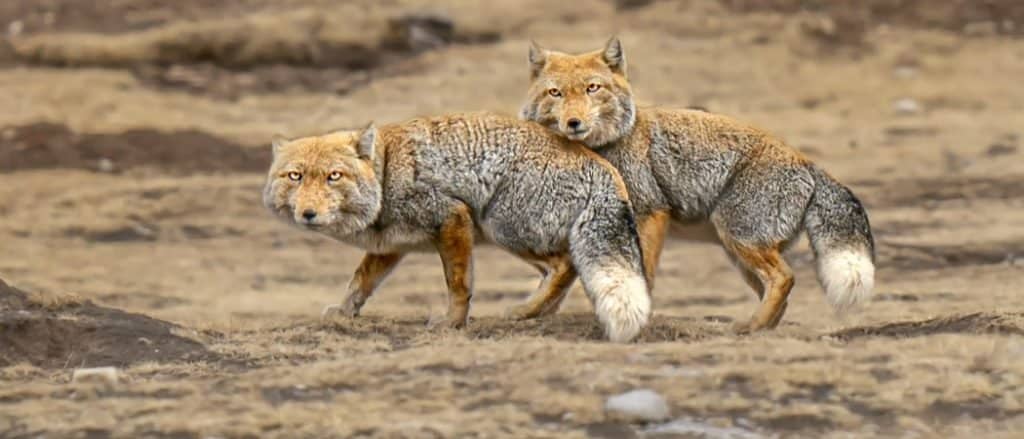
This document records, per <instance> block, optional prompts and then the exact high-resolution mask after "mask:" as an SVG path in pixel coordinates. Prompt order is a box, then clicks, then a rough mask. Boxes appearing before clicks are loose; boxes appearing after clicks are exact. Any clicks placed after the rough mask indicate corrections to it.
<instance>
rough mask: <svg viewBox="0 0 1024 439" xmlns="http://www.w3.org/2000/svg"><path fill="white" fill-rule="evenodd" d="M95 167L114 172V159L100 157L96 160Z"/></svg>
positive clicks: (99, 169)
mask: <svg viewBox="0 0 1024 439" xmlns="http://www.w3.org/2000/svg"><path fill="white" fill-rule="evenodd" d="M96 169H97V170H98V171H100V172H104V173H111V172H114V161H113V160H110V159H108V158H106V157H104V158H101V159H99V161H97V162H96Z"/></svg>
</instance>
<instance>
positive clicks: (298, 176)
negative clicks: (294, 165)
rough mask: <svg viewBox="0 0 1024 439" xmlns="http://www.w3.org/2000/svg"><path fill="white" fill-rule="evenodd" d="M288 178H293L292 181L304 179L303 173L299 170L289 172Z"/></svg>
mask: <svg viewBox="0 0 1024 439" xmlns="http://www.w3.org/2000/svg"><path fill="white" fill-rule="evenodd" d="M288 179H289V180H291V181H299V180H302V174H300V173H298V172H295V171H292V172H289V173H288Z"/></svg>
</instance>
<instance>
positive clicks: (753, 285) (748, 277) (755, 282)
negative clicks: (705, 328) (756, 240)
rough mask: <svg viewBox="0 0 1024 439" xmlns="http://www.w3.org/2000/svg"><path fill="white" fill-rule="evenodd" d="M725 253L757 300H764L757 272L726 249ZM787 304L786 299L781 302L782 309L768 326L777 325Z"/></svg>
mask: <svg viewBox="0 0 1024 439" xmlns="http://www.w3.org/2000/svg"><path fill="white" fill-rule="evenodd" d="M726 253H727V254H728V255H729V259H731V260H732V262H733V264H735V265H736V268H737V269H739V271H740V274H742V275H743V280H744V281H745V282H746V283H747V285H748V286H750V289H751V290H753V291H754V294H756V295H757V300H758V302H760V301H762V300H764V285H762V284H761V279H760V278H759V277H758V276H757V273H755V272H753V271H751V270H750V269H748V268H746V267H745V266H744V265H743V264H742V263H741V262H740V261H739V260H738V258H737V257H736V256H734V255H733V254H732V253H731V252H729V251H728V250H726ZM788 305H789V301H788V300H787V301H785V302H782V310H781V311H779V312H778V313H777V314H776V315H775V318H774V319H772V321H771V322H770V323H769V324H768V328H775V327H776V326H778V325H779V322H780V321H781V320H782V316H783V315H785V314H786V307H787V306H788Z"/></svg>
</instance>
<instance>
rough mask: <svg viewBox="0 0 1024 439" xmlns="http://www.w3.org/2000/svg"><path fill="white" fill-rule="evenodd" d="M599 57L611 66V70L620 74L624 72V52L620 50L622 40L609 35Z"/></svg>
mask: <svg viewBox="0 0 1024 439" xmlns="http://www.w3.org/2000/svg"><path fill="white" fill-rule="evenodd" d="M601 59H602V60H604V63H605V64H607V65H608V67H611V69H612V71H613V72H615V73H619V74H621V75H625V74H626V53H625V52H624V51H623V50H622V42H621V41H619V37H611V38H609V39H608V42H607V43H605V45H604V50H602V51H601Z"/></svg>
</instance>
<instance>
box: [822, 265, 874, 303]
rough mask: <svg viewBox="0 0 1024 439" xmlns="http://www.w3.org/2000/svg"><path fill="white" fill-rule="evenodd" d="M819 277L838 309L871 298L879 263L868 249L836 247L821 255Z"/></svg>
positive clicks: (827, 296)
mask: <svg viewBox="0 0 1024 439" xmlns="http://www.w3.org/2000/svg"><path fill="white" fill-rule="evenodd" d="M818 279H819V280H820V281H821V286H822V287H824V288H825V298H826V299H827V300H828V302H829V303H830V304H832V308H833V309H835V310H836V312H839V313H842V312H844V311H847V310H850V309H853V308H856V307H857V306H859V305H863V304H865V303H867V302H868V301H869V300H870V299H871V293H872V291H871V290H872V288H874V286H875V264H874V263H873V262H871V256H870V255H869V254H868V253H867V251H859V250H856V249H844V250H832V251H828V252H825V254H823V255H820V256H819V259H818Z"/></svg>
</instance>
